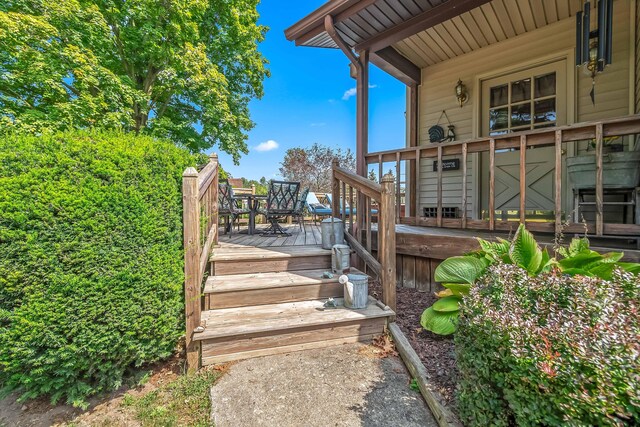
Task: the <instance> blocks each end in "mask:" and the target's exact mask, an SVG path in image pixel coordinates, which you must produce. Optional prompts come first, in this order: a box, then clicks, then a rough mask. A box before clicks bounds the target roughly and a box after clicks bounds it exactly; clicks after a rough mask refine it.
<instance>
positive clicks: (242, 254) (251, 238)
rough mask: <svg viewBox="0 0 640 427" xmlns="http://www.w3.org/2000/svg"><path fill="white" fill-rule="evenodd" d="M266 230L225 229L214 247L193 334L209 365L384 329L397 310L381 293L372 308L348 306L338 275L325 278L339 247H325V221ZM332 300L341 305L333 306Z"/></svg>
mask: <svg viewBox="0 0 640 427" xmlns="http://www.w3.org/2000/svg"><path fill="white" fill-rule="evenodd" d="M264 228H266V225H262V226H259V227H258V230H256V233H255V234H253V235H248V234H247V228H246V227H241V229H240V231H239V232H238V230H237V229H235V230H234V231H233V233H230V234H222V235H220V236H219V245H218V246H216V247H214V248H213V250H212V252H211V256H210V257H209V269H210V275H209V277H208V278H207V280H206V283H205V287H204V293H203V296H202V299H203V307H204V311H203V312H202V325H201V326H202V331H201V332H199V333H197V334H195V335H194V338H193V339H194V340H195V341H196V342H198V343H199V344H200V346H201V353H200V361H201V364H202V365H210V364H214V363H223V362H227V361H230V360H239V359H245V358H249V357H257V356H264V355H268V354H276V353H285V352H292V351H299V350H306V349H311V348H320V347H327V346H331V345H338V344H343V343H349V342H357V341H361V342H366V341H371V340H372V339H373V338H374V337H376V336H377V335H380V334H382V333H383V332H384V330H385V327H386V325H387V319H389V318H391V317H392V316H393V315H394V314H395V313H394V312H393V311H392V310H390V309H389V308H388V307H385V306H384V304H381V303H380V302H379V301H377V300H375V299H373V298H370V299H369V302H368V304H367V307H366V308H364V309H361V310H352V309H349V308H346V307H345V306H344V303H343V300H342V297H343V285H342V284H340V283H339V282H338V275H337V274H335V275H333V276H332V277H330V278H327V277H324V275H323V273H324V272H326V271H327V270H330V269H331V251H330V250H326V249H322V247H321V246H320V243H321V240H322V239H321V234H320V227H319V226H318V225H317V224H313V223H305V226H304V229H303V230H301V229H300V227H299V226H298V225H297V224H291V225H287V226H286V228H287V230H288V231H289V232H290V233H291V236H261V235H260V231H261V230H262V229H264ZM351 272H352V273H356V274H363V273H362V272H360V271H358V270H356V269H352V270H351ZM328 298H335V301H336V302H337V305H338V307H336V308H327V309H325V308H324V303H325V301H327V299H328Z"/></svg>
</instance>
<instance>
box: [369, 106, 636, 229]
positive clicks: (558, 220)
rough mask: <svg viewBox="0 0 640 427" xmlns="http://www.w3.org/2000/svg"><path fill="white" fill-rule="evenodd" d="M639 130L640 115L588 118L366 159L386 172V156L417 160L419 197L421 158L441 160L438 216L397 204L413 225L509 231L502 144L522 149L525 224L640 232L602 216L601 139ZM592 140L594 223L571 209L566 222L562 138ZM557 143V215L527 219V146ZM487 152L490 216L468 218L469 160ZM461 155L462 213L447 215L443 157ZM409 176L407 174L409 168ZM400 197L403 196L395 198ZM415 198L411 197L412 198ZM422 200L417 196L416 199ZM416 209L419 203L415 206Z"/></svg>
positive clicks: (398, 163)
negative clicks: (501, 195)
mask: <svg viewBox="0 0 640 427" xmlns="http://www.w3.org/2000/svg"><path fill="white" fill-rule="evenodd" d="M634 134H640V115H633V116H627V117H621V118H615V119H608V120H601V121H595V122H588V123H579V124H575V125H569V126H561V127H556V128H544V129H536V130H532V131H526V132H520V133H511V134H505V135H497V136H492V137H490V138H489V137H487V138H479V139H473V140H467V141H454V142H442V143H430V144H428V145H422V146H418V147H408V148H403V149H399V150H389V151H381V152H376V153H369V154H366V155H365V161H366V163H367V165H372V164H378V170H379V172H380V173H381V172H382V165H383V163H386V162H395V165H396V171H397V172H396V174H397V175H398V176H399V175H400V169H401V162H402V161H415V167H414V170H413V171H412V174H413V175H414V180H415V189H416V190H415V191H416V197H415V199H416V200H417V201H419V199H420V198H419V196H418V195H419V194H420V163H421V162H422V161H424V159H427V158H430V159H434V160H437V165H438V167H437V169H436V170H435V172H436V189H435V196H436V203H435V205H436V217H435V218H421V214H420V212H417V211H416V216H415V217H401V216H400V215H399V212H400V206H399V205H398V206H396V217H397V220H398V222H400V223H404V224H410V225H423V226H432V227H445V228H465V229H467V228H468V229H479V230H504V231H510V230H512V229H513V228H514V223H513V222H509V221H505V220H501V221H500V220H497V219H496V188H495V185H496V176H495V175H496V152H499V151H502V150H508V149H513V150H519V152H520V166H519V167H520V171H519V181H520V183H519V193H520V203H519V218H518V222H519V223H522V224H526V226H527V227H528V228H529V229H530V230H532V231H540V232H550V233H560V232H561V231H565V232H570V233H573V232H575V233H584V232H585V231H586V232H588V233H590V234H595V235H597V236H602V235H629V234H631V235H638V234H640V225H638V224H612V223H605V222H604V215H603V212H604V190H603V188H604V186H603V151H602V149H603V145H604V139H605V138H610V137H622V136H627V135H634ZM585 140H590V141H593V143H594V145H595V162H596V174H595V183H594V186H595V203H594V205H595V221H594V223H591V224H585V223H584V222H582V223H578V222H577V221H576V222H574V223H571V222H570V219H571V218H570V215H566V220H565V222H563V216H562V200H563V198H562V191H563V186H562V154H563V148H562V147H563V144H565V143H568V142H577V141H585ZM549 146H553V147H555V150H554V158H553V159H551V161H552V162H554V163H555V172H554V175H553V176H554V181H555V195H554V210H555V212H554V218H553V220H552V221H550V222H532V221H527V217H526V215H527V213H526V192H527V188H528V187H527V182H526V168H527V150H528V149H530V148H534V147H549ZM482 152H487V153H488V161H489V182H488V203H487V204H488V209H487V211H488V212H487V216H488V218H487V220H474V219H469V218H468V212H467V211H468V194H467V192H468V189H467V185H468V178H467V172H468V170H467V161H468V155H469V154H471V153H482ZM450 155H461V160H460V162H461V165H460V168H461V171H462V177H461V183H460V184H461V189H462V193H461V198H460V202H459V203H458V206H460V210H461V211H460V215H459V217H458V218H444V215H443V202H442V200H443V188H442V184H443V174H442V164H443V163H442V160H443V156H450ZM407 176H409V174H407ZM395 191H396V193H397V195H399V194H400V187H399V186H397V187H396V190H395ZM396 200H398V203H400V202H399V197H397V198H396ZM412 200H413V198H412ZM418 203H419V202H418ZM412 209H415V208H414V207H412Z"/></svg>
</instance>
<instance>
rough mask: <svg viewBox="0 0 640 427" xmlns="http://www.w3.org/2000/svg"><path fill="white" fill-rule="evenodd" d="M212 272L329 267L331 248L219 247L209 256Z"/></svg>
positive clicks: (259, 271)
mask: <svg viewBox="0 0 640 427" xmlns="http://www.w3.org/2000/svg"><path fill="white" fill-rule="evenodd" d="M209 260H210V262H211V272H212V275H215V276H222V275H228V274H244V273H248V272H251V273H269V272H280V271H298V270H311V269H329V268H331V251H330V250H327V249H322V247H320V245H313V246H279V247H278V246H276V247H268V248H256V247H224V246H223V247H220V248H215V249H214V250H213V253H212V254H211V257H210V258H209Z"/></svg>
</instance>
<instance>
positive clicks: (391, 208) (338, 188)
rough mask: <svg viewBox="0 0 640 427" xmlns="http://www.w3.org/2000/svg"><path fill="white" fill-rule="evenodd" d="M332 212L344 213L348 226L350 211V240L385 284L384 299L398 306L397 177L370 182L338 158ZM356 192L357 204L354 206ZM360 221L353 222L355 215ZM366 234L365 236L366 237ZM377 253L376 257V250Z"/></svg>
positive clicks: (334, 174) (335, 162) (347, 232)
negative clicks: (375, 228) (374, 232)
mask: <svg viewBox="0 0 640 427" xmlns="http://www.w3.org/2000/svg"><path fill="white" fill-rule="evenodd" d="M332 172H333V177H332V182H333V185H332V193H333V198H332V202H333V203H332V204H333V206H332V213H333V216H335V217H339V216H341V217H342V219H343V223H344V225H345V226H346V225H347V224H346V216H347V210H349V226H348V227H346V229H345V238H346V240H347V243H349V245H350V246H351V248H352V249H353V250H354V251H355V253H356V255H358V257H359V258H360V259H361V260H362V261H363V262H364V264H365V266H366V267H367V268H368V269H369V271H370V272H372V273H373V274H375V275H376V276H378V278H379V279H380V283H381V284H382V302H383V303H384V304H385V305H387V306H389V307H391V309H393V310H395V308H396V230H395V225H396V201H395V191H396V190H395V186H394V177H393V175H391V174H387V175H385V176H384V177H382V179H381V183H380V184H378V183H376V182H373V181H370V180H368V179H366V178H364V177H361V176H359V175H356V174H354V173H352V172H350V171H348V170H347V169H344V168H341V167H340V166H339V165H338V162H337V160H334V162H333V166H332ZM354 192H355V193H356V204H355V206H354V203H353V201H354V197H353V196H354ZM371 200H375V201H377V202H378V211H377V212H376V213H374V212H373V211H372V209H371ZM354 208H355V209H356V210H355V214H356V215H357V223H356V224H354V223H353V216H354V215H353V214H354V211H353V209H354ZM374 216H376V217H377V221H378V239H377V248H375V249H374V248H372V238H371V231H372V222H373V217H374ZM363 234H364V236H363ZM374 251H375V252H376V253H377V259H376V257H375V256H374V255H373V252H374Z"/></svg>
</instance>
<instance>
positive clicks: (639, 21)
mask: <svg viewBox="0 0 640 427" xmlns="http://www.w3.org/2000/svg"><path fill="white" fill-rule="evenodd" d="M635 33H636V109H635V112H636V114H637V113H640V0H636V28H635Z"/></svg>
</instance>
